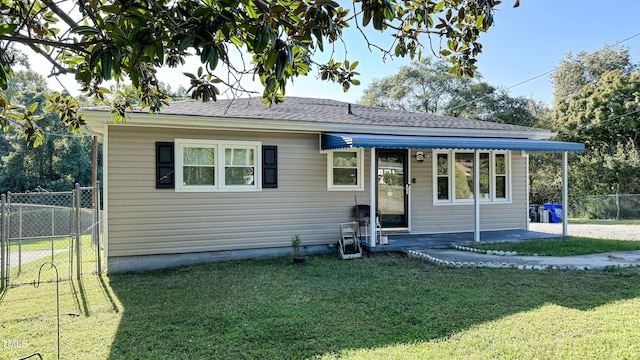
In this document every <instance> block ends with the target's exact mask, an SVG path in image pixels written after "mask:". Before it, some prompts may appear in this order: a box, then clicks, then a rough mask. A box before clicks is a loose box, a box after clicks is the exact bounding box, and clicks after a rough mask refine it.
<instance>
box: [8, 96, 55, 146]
mask: <svg viewBox="0 0 640 360" xmlns="http://www.w3.org/2000/svg"><path fill="white" fill-rule="evenodd" d="M37 109H38V103H33V104H31V105H29V107H24V106H17V105H10V104H9V103H8V102H7V99H6V98H5V96H4V94H1V93H0V127H2V131H3V132H5V133H7V132H9V128H10V127H12V126H15V125H17V126H18V127H20V128H22V132H21V134H20V137H21V138H23V139H25V140H26V141H27V142H28V143H32V144H33V146H34V147H38V146H40V145H42V143H43V142H44V134H43V133H42V131H41V130H40V129H38V127H37V126H36V121H38V120H40V119H42V116H36V111H37Z"/></svg>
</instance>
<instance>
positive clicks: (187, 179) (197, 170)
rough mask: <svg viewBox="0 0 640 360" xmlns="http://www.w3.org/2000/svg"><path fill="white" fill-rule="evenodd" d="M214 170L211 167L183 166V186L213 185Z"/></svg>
mask: <svg viewBox="0 0 640 360" xmlns="http://www.w3.org/2000/svg"><path fill="white" fill-rule="evenodd" d="M215 169H216V168H215V167H213V166H185V167H184V168H183V174H182V182H183V184H184V185H215V176H214V173H215Z"/></svg>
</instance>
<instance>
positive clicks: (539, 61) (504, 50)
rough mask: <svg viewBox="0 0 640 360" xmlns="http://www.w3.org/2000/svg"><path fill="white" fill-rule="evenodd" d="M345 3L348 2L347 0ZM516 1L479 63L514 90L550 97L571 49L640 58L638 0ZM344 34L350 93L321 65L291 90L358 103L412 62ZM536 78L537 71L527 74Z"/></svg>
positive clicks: (508, 3) (192, 66)
mask: <svg viewBox="0 0 640 360" xmlns="http://www.w3.org/2000/svg"><path fill="white" fill-rule="evenodd" d="M341 3H343V4H345V2H344V1H341ZM514 3H515V0H503V3H502V4H500V5H499V6H498V8H497V10H496V14H495V16H494V21H495V23H494V25H493V27H491V28H490V29H489V31H488V32H487V33H484V34H482V35H481V38H480V42H481V43H482V44H483V52H482V54H481V55H480V56H479V57H478V63H477V65H478V71H479V73H480V74H481V75H482V79H483V80H484V81H486V82H487V83H489V84H491V85H493V86H502V87H507V88H509V91H510V94H511V95H512V96H526V97H528V98H532V99H535V100H538V101H542V102H545V103H547V104H551V103H552V99H553V86H552V84H551V81H550V79H549V75H548V74H546V73H548V72H550V71H552V70H553V69H554V68H555V67H556V66H557V65H558V64H559V63H560V61H561V60H562V59H563V58H564V57H565V56H566V54H567V53H569V52H572V53H574V54H576V53H578V52H580V51H585V52H587V53H591V52H594V51H598V50H599V49H601V48H602V47H603V46H605V45H613V44H615V43H617V42H619V41H623V40H625V39H628V38H630V37H632V38H631V39H628V40H626V41H623V42H622V43H621V45H623V46H626V47H628V48H629V51H630V54H631V56H632V59H633V60H634V61H635V62H638V61H639V59H640V22H638V20H637V16H638V14H640V1H638V0H609V1H602V0H599V1H595V0H521V1H520V6H519V7H518V8H513V7H512V6H513V4H514ZM349 6H351V5H349ZM634 35H635V37H633V36H634ZM369 36H370V37H371V38H370V40H371V41H372V42H376V43H384V42H385V41H388V37H385V36H383V35H380V34H377V33H375V34H370V35H369ZM345 41H346V42H347V47H348V51H349V59H350V60H358V61H359V66H358V71H359V72H360V74H361V75H360V76H359V77H358V79H359V80H360V81H361V85H360V86H354V87H352V88H351V89H350V90H349V91H348V92H347V93H345V92H343V91H342V88H341V87H340V86H339V85H337V84H333V83H328V82H323V81H321V80H319V79H317V77H316V74H317V72H314V71H312V72H311V73H310V74H309V75H308V76H306V77H301V78H297V79H295V80H294V84H293V85H289V87H288V88H287V92H286V95H287V96H300V97H316V98H326V99H334V100H340V101H347V102H353V103H355V102H357V101H358V100H359V99H360V98H361V97H362V96H363V91H364V90H365V89H366V87H367V86H368V85H369V84H370V83H371V81H373V80H374V79H381V78H384V77H387V76H392V75H394V74H395V73H396V72H397V71H398V69H399V68H400V67H401V66H403V65H407V64H409V63H410V60H409V59H408V58H406V59H403V58H399V59H393V60H388V59H387V60H386V61H383V60H382V54H381V53H379V52H377V51H375V50H374V51H369V50H368V49H367V48H366V47H365V46H364V41H363V40H362V38H361V37H360V35H359V34H358V33H357V31H355V29H349V30H348V31H347V32H346V33H345ZM425 53H428V51H425ZM337 60H338V61H339V60H341V59H340V58H338V59H337ZM198 66H199V63H198V62H197V61H193V62H189V63H187V67H186V68H183V69H179V70H161V71H160V72H159V74H158V77H159V80H160V81H162V82H165V83H167V84H169V85H170V86H171V87H172V88H174V89H175V88H177V87H178V86H179V85H182V86H185V87H187V88H188V87H189V84H188V80H187V79H186V77H184V75H182V72H184V71H186V72H194V73H195V72H196V70H197V67H198ZM32 67H33V68H34V69H35V70H36V71H41V70H42V71H43V75H45V76H46V75H47V74H48V73H47V72H46V70H48V69H50V66H47V64H46V63H41V62H38V61H36V59H32ZM536 77H537V78H536ZM532 78H536V79H534V80H531V81H527V80H529V79H532ZM247 79H250V77H248V78H247ZM522 82H524V83H523V84H520V83H522ZM49 83H50V86H51V87H52V88H53V89H55V90H60V89H61V88H62V87H61V86H60V85H59V84H58V83H57V81H56V80H55V79H49ZM63 83H64V84H65V85H66V86H67V89H68V90H69V91H70V92H72V93H74V88H77V86H76V85H75V83H74V82H73V79H72V78H71V79H63ZM244 84H245V86H246V87H248V88H250V89H253V90H260V84H259V82H257V83H251V82H250V81H248V82H245V83H244ZM517 84H520V85H517ZM514 85H515V86H514Z"/></svg>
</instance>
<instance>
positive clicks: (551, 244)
mask: <svg viewBox="0 0 640 360" xmlns="http://www.w3.org/2000/svg"><path fill="white" fill-rule="evenodd" d="M470 247H473V248H476V249H482V250H503V251H516V252H518V254H521V255H533V254H538V255H548V256H572V255H586V254H600V253H607V252H614V251H632V250H640V241H628V240H606V239H593V238H585V237H578V236H568V237H567V238H565V239H560V238H559V239H539V240H530V241H524V242H517V243H516V242H505V243H493V244H482V245H471V246H470Z"/></svg>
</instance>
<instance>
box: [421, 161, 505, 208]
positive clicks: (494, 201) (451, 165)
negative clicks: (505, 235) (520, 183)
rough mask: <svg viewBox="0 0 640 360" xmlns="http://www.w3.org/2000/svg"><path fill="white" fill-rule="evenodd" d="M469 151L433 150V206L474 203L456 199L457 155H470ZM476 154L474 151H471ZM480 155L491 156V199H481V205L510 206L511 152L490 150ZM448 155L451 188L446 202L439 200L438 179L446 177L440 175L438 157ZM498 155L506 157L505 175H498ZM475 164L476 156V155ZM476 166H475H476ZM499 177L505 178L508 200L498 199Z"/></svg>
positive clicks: (449, 184)
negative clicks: (455, 168) (497, 182)
mask: <svg viewBox="0 0 640 360" xmlns="http://www.w3.org/2000/svg"><path fill="white" fill-rule="evenodd" d="M469 152H470V151H469V150H433V154H432V161H431V164H432V191H433V205H434V206H440V205H470V204H473V203H474V199H456V198H455V193H456V189H455V184H456V181H455V171H452V170H453V168H454V167H455V155H456V153H469ZM471 152H472V153H474V152H473V151H471ZM479 153H485V154H489V175H490V177H489V180H490V183H489V198H488V199H482V198H481V199H479V201H480V203H483V204H510V203H511V202H512V200H511V199H512V193H511V190H512V182H513V176H512V173H511V151H503V150H490V151H486V150H485V151H479ZM439 154H446V155H447V163H448V174H447V175H446V177H447V179H448V187H449V198H448V199H446V200H440V199H438V177H444V176H445V175H438V173H437V171H438V163H437V160H438V155H439ZM496 155H504V157H505V174H504V175H503V174H500V175H497V174H496V160H495V159H496ZM474 162H475V155H474ZM474 166H475V164H474ZM497 176H505V178H506V181H505V186H506V189H505V195H506V198H496V177H497Z"/></svg>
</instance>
